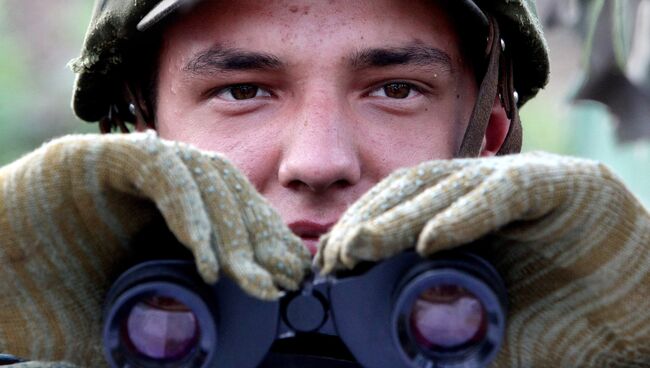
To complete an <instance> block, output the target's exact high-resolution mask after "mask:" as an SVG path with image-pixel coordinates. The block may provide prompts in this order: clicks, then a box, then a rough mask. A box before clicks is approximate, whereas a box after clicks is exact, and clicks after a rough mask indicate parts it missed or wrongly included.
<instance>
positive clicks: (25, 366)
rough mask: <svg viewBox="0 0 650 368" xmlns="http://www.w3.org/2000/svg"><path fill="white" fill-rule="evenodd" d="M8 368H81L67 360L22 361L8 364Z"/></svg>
mask: <svg viewBox="0 0 650 368" xmlns="http://www.w3.org/2000/svg"><path fill="white" fill-rule="evenodd" d="M7 368H81V367H79V366H77V365H74V364H71V363H67V362H36V361H34V362H22V363H14V364H9V365H7Z"/></svg>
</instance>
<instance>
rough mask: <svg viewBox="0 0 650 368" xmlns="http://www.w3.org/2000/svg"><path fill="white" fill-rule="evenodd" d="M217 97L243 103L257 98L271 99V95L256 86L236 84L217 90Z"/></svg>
mask: <svg viewBox="0 0 650 368" xmlns="http://www.w3.org/2000/svg"><path fill="white" fill-rule="evenodd" d="M215 96H216V97H218V98H220V99H223V100H226V101H241V100H250V99H253V98H256V97H269V96H271V93H270V92H269V91H267V90H266V89H264V88H262V87H259V86H256V85H254V84H235V85H231V86H228V87H225V88H221V89H219V90H217V91H216V93H215Z"/></svg>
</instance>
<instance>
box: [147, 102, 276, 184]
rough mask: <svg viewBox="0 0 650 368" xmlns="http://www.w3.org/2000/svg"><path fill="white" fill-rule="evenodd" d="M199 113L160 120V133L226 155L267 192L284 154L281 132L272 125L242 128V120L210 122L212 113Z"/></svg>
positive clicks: (168, 137)
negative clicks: (266, 127) (229, 122)
mask: <svg viewBox="0 0 650 368" xmlns="http://www.w3.org/2000/svg"><path fill="white" fill-rule="evenodd" d="M196 115H197V114H196V113H195V114H194V115H192V116H187V117H185V118H184V119H182V120H180V119H166V121H160V124H158V127H157V130H158V135H159V136H160V137H161V138H163V139H168V140H174V141H180V142H185V143H189V144H191V145H193V146H195V147H197V148H199V149H202V150H205V151H212V152H218V153H220V154H222V155H224V156H225V157H226V158H227V159H228V160H229V161H230V162H231V163H232V164H233V165H235V167H237V169H239V170H240V171H241V172H242V173H243V174H244V175H245V176H246V177H247V178H248V179H249V180H250V181H251V183H252V184H253V185H254V186H255V187H256V188H257V190H258V191H260V192H263V191H264V190H265V188H266V186H267V185H268V184H269V183H270V182H271V181H272V178H273V177H274V176H273V175H274V174H275V172H276V171H277V165H278V160H279V157H280V150H279V148H278V147H279V144H278V142H277V135H276V134H273V132H272V131H269V130H268V129H238V128H237V126H239V127H241V126H243V125H239V124H232V125H229V124H206V123H205V122H206V121H211V120H206V119H211V118H210V117H205V118H204V119H202V118H201V117H200V116H196ZM179 121H182V122H183V123H182V124H179V123H177V122H179Z"/></svg>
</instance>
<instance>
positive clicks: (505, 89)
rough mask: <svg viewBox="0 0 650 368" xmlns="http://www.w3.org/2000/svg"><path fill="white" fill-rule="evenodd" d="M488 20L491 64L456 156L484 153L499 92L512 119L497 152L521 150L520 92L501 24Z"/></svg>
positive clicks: (505, 153) (516, 151) (500, 153)
mask: <svg viewBox="0 0 650 368" xmlns="http://www.w3.org/2000/svg"><path fill="white" fill-rule="evenodd" d="M489 23H490V27H489V28H490V34H489V37H488V46H487V52H489V54H488V58H489V61H488V67H487V70H486V71H485V76H484V77H483V81H482V82H481V86H480V88H479V91H478V95H477V98H476V104H475V105H474V110H473V111H472V115H471V117H470V120H469V124H468V125H467V130H466V131H465V136H464V137H463V142H462V143H461V145H460V148H459V150H458V153H457V155H456V157H477V156H478V155H479V154H480V153H481V147H482V143H483V137H484V136H485V130H486V128H487V125H488V122H489V121H490V115H491V113H492V107H493V105H494V99H495V97H496V96H497V93H498V95H499V96H500V99H501V104H502V105H503V108H504V109H505V111H506V115H507V116H508V119H510V128H509V130H508V134H507V135H506V138H505V139H504V141H503V144H502V145H501V148H500V149H499V152H497V155H507V154H510V153H518V152H519V151H520V150H521V134H522V129H521V122H520V120H519V110H518V109H517V100H518V96H517V92H516V91H515V87H514V80H513V65H512V59H511V58H510V57H509V55H508V54H507V53H506V50H505V42H504V41H503V39H502V38H501V34H500V30H499V24H498V23H497V21H496V20H495V19H494V18H493V17H491V16H490V17H489Z"/></svg>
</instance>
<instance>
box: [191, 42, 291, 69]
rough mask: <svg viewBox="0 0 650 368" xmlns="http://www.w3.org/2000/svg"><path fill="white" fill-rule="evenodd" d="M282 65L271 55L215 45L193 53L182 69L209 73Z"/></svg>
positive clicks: (277, 67)
mask: <svg viewBox="0 0 650 368" xmlns="http://www.w3.org/2000/svg"><path fill="white" fill-rule="evenodd" d="M283 66H284V63H282V62H281V61H280V59H278V58H277V57H275V56H273V55H269V54H265V53H261V52H253V51H246V50H241V49H237V48H226V47H222V46H218V45H217V46H213V47H210V48H209V49H207V50H203V51H200V52H198V53H197V54H195V55H194V56H193V57H192V58H191V59H190V60H189V61H188V62H187V64H185V67H184V68H183V70H185V71H188V72H190V73H192V74H206V75H211V74H215V73H221V72H228V71H238V70H268V69H281V68H282V67H283Z"/></svg>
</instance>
